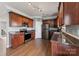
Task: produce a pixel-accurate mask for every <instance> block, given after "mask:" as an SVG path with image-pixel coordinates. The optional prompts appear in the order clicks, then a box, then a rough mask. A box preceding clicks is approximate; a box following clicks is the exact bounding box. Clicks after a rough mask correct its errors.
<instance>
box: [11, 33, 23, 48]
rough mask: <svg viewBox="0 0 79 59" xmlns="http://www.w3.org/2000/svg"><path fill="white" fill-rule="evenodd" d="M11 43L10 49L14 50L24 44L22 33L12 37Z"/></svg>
mask: <svg viewBox="0 0 79 59" xmlns="http://www.w3.org/2000/svg"><path fill="white" fill-rule="evenodd" d="M11 42H12V43H11V45H12V48H16V47H18V46H19V45H21V44H23V43H24V33H23V32H20V33H17V34H14V35H12V39H11Z"/></svg>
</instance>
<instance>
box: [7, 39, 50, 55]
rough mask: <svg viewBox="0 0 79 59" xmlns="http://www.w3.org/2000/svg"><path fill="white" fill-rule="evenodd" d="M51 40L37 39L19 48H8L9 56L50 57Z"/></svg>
mask: <svg viewBox="0 0 79 59" xmlns="http://www.w3.org/2000/svg"><path fill="white" fill-rule="evenodd" d="M50 55H51V50H50V42H49V40H44V39H43V40H42V39H35V40H31V41H29V42H26V43H25V44H23V45H21V46H19V47H17V48H8V49H7V56H50Z"/></svg>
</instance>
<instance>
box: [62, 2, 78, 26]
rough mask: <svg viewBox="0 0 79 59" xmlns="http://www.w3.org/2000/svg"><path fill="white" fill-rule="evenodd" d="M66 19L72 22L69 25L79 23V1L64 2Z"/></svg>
mask: <svg viewBox="0 0 79 59" xmlns="http://www.w3.org/2000/svg"><path fill="white" fill-rule="evenodd" d="M63 4H64V5H63V8H64V20H65V21H66V20H68V19H69V20H68V22H70V24H69V25H78V24H79V3H77V2H64V3H63Z"/></svg>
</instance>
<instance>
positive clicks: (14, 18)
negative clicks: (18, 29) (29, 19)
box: [9, 13, 18, 26]
mask: <svg viewBox="0 0 79 59" xmlns="http://www.w3.org/2000/svg"><path fill="white" fill-rule="evenodd" d="M9 18H10V20H9V24H10V26H15V25H14V24H17V19H18V18H17V15H15V14H14V13H9Z"/></svg>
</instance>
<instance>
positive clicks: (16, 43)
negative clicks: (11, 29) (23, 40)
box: [11, 35, 19, 48]
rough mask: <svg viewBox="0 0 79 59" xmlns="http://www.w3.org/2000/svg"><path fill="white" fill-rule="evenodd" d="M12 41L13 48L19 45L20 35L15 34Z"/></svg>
mask: <svg viewBox="0 0 79 59" xmlns="http://www.w3.org/2000/svg"><path fill="white" fill-rule="evenodd" d="M11 42H12V48H16V47H18V46H19V44H18V36H17V35H13V36H12V40H11Z"/></svg>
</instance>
